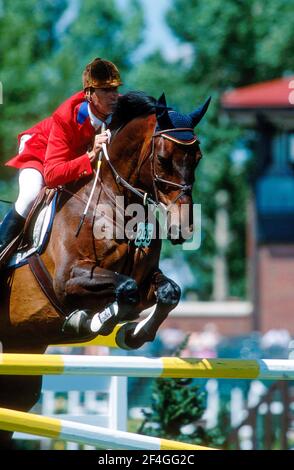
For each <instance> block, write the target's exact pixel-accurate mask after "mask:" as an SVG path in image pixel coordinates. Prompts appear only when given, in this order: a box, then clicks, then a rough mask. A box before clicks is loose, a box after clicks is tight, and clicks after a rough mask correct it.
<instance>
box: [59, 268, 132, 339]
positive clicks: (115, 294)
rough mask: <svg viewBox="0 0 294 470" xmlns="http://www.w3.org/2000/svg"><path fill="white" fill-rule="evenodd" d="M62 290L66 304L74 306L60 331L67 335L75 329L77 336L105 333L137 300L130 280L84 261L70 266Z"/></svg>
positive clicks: (123, 317) (107, 332) (122, 317)
mask: <svg viewBox="0 0 294 470" xmlns="http://www.w3.org/2000/svg"><path fill="white" fill-rule="evenodd" d="M64 292H65V297H64V300H65V302H66V304H67V305H69V306H71V308H75V309H74V310H73V312H72V313H71V314H70V315H69V316H68V318H67V319H66V321H65V323H64V326H63V331H64V332H65V333H66V332H67V333H69V334H70V335H71V334H72V333H74V332H76V334H78V336H79V337H81V336H87V335H93V333H94V334H95V333H96V334H97V333H99V334H103V335H107V334H109V333H110V332H111V331H112V330H113V328H114V326H115V325H116V324H117V323H118V322H119V321H122V320H124V319H125V316H126V315H127V313H128V311H129V310H130V308H131V307H133V306H135V305H136V304H137V303H138V301H139V294H138V287H137V284H136V282H135V281H134V280H133V279H131V278H130V277H128V276H124V275H121V274H118V273H116V272H112V271H109V270H106V269H102V268H100V267H98V266H96V265H93V263H91V262H86V261H81V262H79V263H78V264H76V265H75V266H74V267H73V268H72V270H71V274H70V278H69V279H68V280H67V281H66V282H65V285H64Z"/></svg>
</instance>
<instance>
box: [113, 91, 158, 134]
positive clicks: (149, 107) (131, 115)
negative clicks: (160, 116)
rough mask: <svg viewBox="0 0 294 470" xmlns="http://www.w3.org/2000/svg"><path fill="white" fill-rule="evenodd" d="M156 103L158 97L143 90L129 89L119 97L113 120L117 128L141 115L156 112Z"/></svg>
mask: <svg viewBox="0 0 294 470" xmlns="http://www.w3.org/2000/svg"><path fill="white" fill-rule="evenodd" d="M155 104H156V99H155V98H153V97H152V96H148V95H146V93H144V92H143V91H129V92H128V93H126V94H125V95H122V96H120V97H119V98H118V100H117V103H116V105H115V109H114V112H113V117H112V121H113V123H114V125H115V127H116V128H117V127H120V126H123V125H125V124H127V123H128V122H129V121H131V120H132V119H135V118H137V117H139V116H148V115H150V114H154V113H155Z"/></svg>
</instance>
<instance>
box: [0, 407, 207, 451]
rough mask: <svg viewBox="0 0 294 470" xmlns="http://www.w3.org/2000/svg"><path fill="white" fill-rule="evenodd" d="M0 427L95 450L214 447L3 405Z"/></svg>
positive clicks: (0, 409)
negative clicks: (69, 419)
mask: <svg viewBox="0 0 294 470" xmlns="http://www.w3.org/2000/svg"><path fill="white" fill-rule="evenodd" d="M0 429H2V430H4V431H15V432H23V433H27V434H34V435H37V436H43V437H49V438H51V439H62V440H65V441H70V442H77V443H79V444H87V445H91V446H95V447H97V448H99V449H128V450H215V449H210V448H208V447H202V446H196V445H192V444H185V443H183V442H177V441H171V440H167V439H160V438H156V437H149V436H143V435H140V434H134V433H130V432H124V431H117V430H115V429H105V428H102V427H100V426H92V425H89V424H82V423H76V422H73V421H66V420H63V419H56V418H48V417H46V416H40V415H35V414H30V413H24V412H22V411H14V410H8V409H6V408H0Z"/></svg>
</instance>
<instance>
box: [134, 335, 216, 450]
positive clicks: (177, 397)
mask: <svg viewBox="0 0 294 470" xmlns="http://www.w3.org/2000/svg"><path fill="white" fill-rule="evenodd" d="M187 339H188V338H187ZM186 342H187V340H186V341H185V343H186ZM183 348H184V344H183V345H181V346H180V347H179V350H178V352H177V353H176V356H179V355H180V352H181V350H182V349H183ZM205 407H206V394H205V392H204V391H202V390H201V389H200V387H199V386H198V385H194V384H193V379H169V378H157V379H155V380H154V385H153V393H152V397H151V410H150V411H146V410H143V415H144V421H143V422H142V424H141V426H140V428H139V430H138V432H139V433H142V434H145V435H149V436H155V437H161V438H164V439H171V440H178V441H182V442H186V443H193V444H198V445H208V446H214V445H220V444H222V442H223V440H222V438H221V434H220V433H219V431H218V430H213V431H210V430H205V428H204V427H203V423H201V417H202V415H203V412H204V411H205Z"/></svg>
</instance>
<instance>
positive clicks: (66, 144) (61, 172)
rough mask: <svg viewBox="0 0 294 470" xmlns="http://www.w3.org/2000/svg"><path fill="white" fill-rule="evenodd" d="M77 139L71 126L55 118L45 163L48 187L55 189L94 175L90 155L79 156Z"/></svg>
mask: <svg viewBox="0 0 294 470" xmlns="http://www.w3.org/2000/svg"><path fill="white" fill-rule="evenodd" d="M75 137H76V136H74V132H73V130H72V128H71V126H70V124H68V123H65V122H62V120H61V119H59V118H58V117H57V116H54V118H53V124H52V128H51V132H50V135H49V140H48V145H47V150H46V155H45V161H44V177H45V182H46V185H47V186H49V187H51V188H53V187H56V186H59V185H64V184H66V183H70V182H71V181H74V180H77V179H80V178H83V177H85V176H88V175H91V174H92V172H93V169H92V165H91V161H90V158H89V155H88V154H87V153H84V154H83V155H80V156H77V150H76V149H75V148H74V142H75V141H76V139H75Z"/></svg>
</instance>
